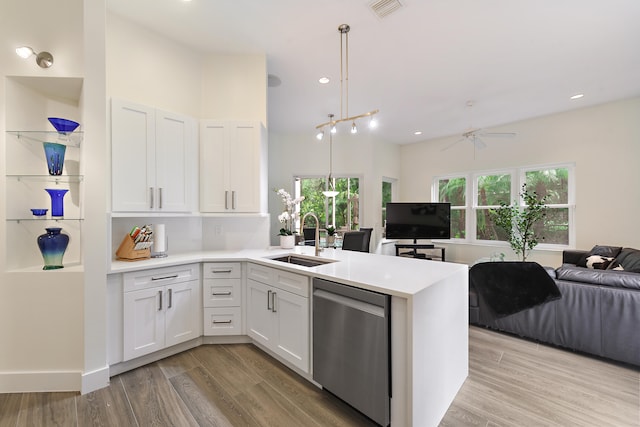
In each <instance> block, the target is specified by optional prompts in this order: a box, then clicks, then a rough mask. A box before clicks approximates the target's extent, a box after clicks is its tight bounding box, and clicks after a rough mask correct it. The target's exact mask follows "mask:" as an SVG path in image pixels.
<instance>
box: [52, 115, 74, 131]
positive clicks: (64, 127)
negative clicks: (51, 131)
mask: <svg viewBox="0 0 640 427" xmlns="http://www.w3.org/2000/svg"><path fill="white" fill-rule="evenodd" d="M48 119H49V122H50V123H51V124H52V125H53V127H54V128H56V130H57V131H58V132H60V133H71V132H73V131H74V130H76V128H77V127H78V126H80V123H78V122H74V121H73V120H67V119H61V118H59V117H49V118H48Z"/></svg>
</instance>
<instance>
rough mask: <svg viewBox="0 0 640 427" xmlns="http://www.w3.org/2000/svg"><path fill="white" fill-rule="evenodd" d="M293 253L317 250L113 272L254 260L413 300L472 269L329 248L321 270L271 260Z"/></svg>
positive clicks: (154, 261) (192, 255)
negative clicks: (457, 273) (327, 262)
mask: <svg viewBox="0 0 640 427" xmlns="http://www.w3.org/2000/svg"><path fill="white" fill-rule="evenodd" d="M289 253H295V254H302V255H307V256H309V255H310V256H313V255H314V248H313V247H311V246H297V247H295V248H294V249H282V248H279V247H273V248H269V249H265V250H259V249H243V250H236V251H233V250H229V251H199V252H189V253H183V254H175V255H173V254H172V255H169V256H168V257H166V258H151V259H147V260H143V261H131V262H128V261H113V262H112V263H111V269H110V270H109V273H110V274H114V273H125V272H129V271H138V270H145V269H149V268H158V267H168V266H173V265H181V264H189V263H194V262H209V261H212V262H223V261H251V262H257V263H260V264H263V265H269V266H272V267H277V268H280V269H284V270H289V271H292V272H296V273H300V274H305V275H308V276H313V277H320V278H323V279H327V280H335V281H338V282H341V283H345V284H350V285H354V286H357V287H361V288H365V289H371V290H374V291H378V292H382V293H386V294H389V295H394V296H399V297H404V298H409V297H411V296H413V295H415V294H417V293H418V292H420V291H422V290H424V289H425V288H427V287H429V286H431V285H433V284H435V283H438V282H440V281H441V280H444V279H445V278H447V277H449V276H451V275H452V274H455V273H456V272H459V271H460V270H465V271H466V270H467V269H468V267H467V265H465V264H454V263H449V262H440V261H431V260H424V259H413V258H404V257H396V256H385V255H377V254H371V253H363V252H354V251H343V250H342V249H325V250H323V251H322V252H320V258H327V259H335V260H337V262H332V263H329V264H324V265H319V266H317V267H303V266H299V265H295V264H287V263H283V262H280V261H273V260H271V259H269V258H273V257H277V256H278V255H284V254H289Z"/></svg>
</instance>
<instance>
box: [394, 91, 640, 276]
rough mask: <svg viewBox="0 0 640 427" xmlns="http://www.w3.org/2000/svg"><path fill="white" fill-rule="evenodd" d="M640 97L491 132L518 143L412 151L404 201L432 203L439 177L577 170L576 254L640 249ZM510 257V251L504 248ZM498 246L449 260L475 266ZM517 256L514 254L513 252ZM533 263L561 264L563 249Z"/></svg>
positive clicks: (404, 155) (470, 248)
mask: <svg viewBox="0 0 640 427" xmlns="http://www.w3.org/2000/svg"><path fill="white" fill-rule="evenodd" d="M638 117H640V98H633V99H628V100H623V101H618V102H612V103H608V104H603V105H600V106H596V107H591V108H584V109H578V110H574V111H570V112H565V113H560V114H554V115H549V116H545V117H539V118H535V119H530V120H525V121H521V122H516V123H511V124H508V125H504V126H501V127H496V128H492V129H491V131H495V132H501V131H502V132H516V133H517V136H516V137H515V138H513V139H503V138H485V142H486V143H487V148H486V149H484V150H479V151H476V152H475V158H474V150H473V147H472V146H471V145H470V144H469V143H467V142H461V143H459V144H457V145H456V146H454V147H453V148H451V149H449V150H446V151H442V149H443V148H444V147H446V146H448V144H451V143H453V142H455V141H456V140H457V139H459V136H458V135H456V136H452V137H448V138H440V139H435V140H430V141H424V142H420V143H416V144H411V145H405V146H402V147H401V149H400V152H401V164H402V174H401V200H407V201H409V200H429V199H430V197H431V183H432V180H433V177H434V176H438V175H445V174H452V173H457V172H468V171H479V170H487V169H495V168H508V167H521V166H528V165H539V164H548V163H561V162H574V163H575V164H576V169H575V171H576V211H575V213H576V216H575V221H576V248H578V249H590V248H591V247H592V246H593V245H595V244H602V245H606V244H611V245H623V246H630V247H635V248H640V225H639V224H640V223H639V222H638V221H637V217H638V214H640V193H639V192H638V191H637V190H636V189H635V188H636V186H637V184H638V183H639V182H640V168H638V159H640V120H638ZM504 249H507V250H508V251H510V250H511V249H510V248H508V247H507V248H504ZM495 251H496V248H495V247H490V246H481V245H454V244H452V245H447V259H448V260H451V261H458V262H466V263H473V261H475V260H476V259H478V258H481V257H487V256H489V255H490V254H491V253H492V252H495ZM507 253H511V252H507ZM530 259H531V260H532V261H537V262H540V263H541V264H544V265H551V266H559V265H560V263H561V253H560V252H558V251H555V252H553V251H540V250H537V251H536V250H534V252H533V254H532V256H531V258H530Z"/></svg>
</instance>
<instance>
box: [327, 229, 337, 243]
mask: <svg viewBox="0 0 640 427" xmlns="http://www.w3.org/2000/svg"><path fill="white" fill-rule="evenodd" d="M335 244H336V228H335V227H334V226H333V225H330V226H329V227H327V247H329V246H335Z"/></svg>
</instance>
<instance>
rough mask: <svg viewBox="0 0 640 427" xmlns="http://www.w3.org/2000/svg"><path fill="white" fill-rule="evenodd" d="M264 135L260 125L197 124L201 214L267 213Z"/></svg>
mask: <svg viewBox="0 0 640 427" xmlns="http://www.w3.org/2000/svg"><path fill="white" fill-rule="evenodd" d="M265 133H266V132H265V129H264V127H263V126H262V124H261V123H260V122H237V121H212V120H206V121H202V122H201V124H200V211H201V212H214V213H220V212H224V213H264V212H266V211H267V166H266V165H267V146H266V137H265Z"/></svg>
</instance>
